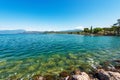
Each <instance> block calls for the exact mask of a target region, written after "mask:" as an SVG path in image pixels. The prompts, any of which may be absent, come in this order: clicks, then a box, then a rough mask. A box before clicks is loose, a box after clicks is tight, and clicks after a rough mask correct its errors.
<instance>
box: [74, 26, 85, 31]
mask: <svg viewBox="0 0 120 80" xmlns="http://www.w3.org/2000/svg"><path fill="white" fill-rule="evenodd" d="M75 29H80V30H83V29H84V27H83V26H78V27H75Z"/></svg>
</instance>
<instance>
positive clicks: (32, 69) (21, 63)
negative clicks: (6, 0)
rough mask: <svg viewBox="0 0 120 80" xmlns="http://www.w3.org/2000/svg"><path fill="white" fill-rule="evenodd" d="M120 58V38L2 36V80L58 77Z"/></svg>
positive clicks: (50, 35) (65, 35)
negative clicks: (37, 76)
mask: <svg viewBox="0 0 120 80" xmlns="http://www.w3.org/2000/svg"><path fill="white" fill-rule="evenodd" d="M119 58H120V37H115V36H82V35H67V34H13V35H0V79H8V78H10V77H12V78H14V79H17V78H26V79H27V78H30V77H31V76H33V75H35V74H41V75H45V74H58V73H59V72H61V71H63V70H71V69H72V68H74V67H81V68H83V70H89V66H88V65H91V64H99V63H100V62H103V61H105V60H112V59H119Z"/></svg>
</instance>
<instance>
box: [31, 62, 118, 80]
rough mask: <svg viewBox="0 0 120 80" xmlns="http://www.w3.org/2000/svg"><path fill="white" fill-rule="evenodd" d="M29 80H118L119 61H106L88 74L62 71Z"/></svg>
mask: <svg viewBox="0 0 120 80" xmlns="http://www.w3.org/2000/svg"><path fill="white" fill-rule="evenodd" d="M31 80H120V60H113V61H106V62H104V63H103V64H102V66H101V65H99V66H96V67H93V70H92V71H91V72H89V73H86V72H82V71H81V70H80V69H79V68H77V69H75V70H74V71H71V72H67V71H62V72H61V73H59V75H58V76H55V75H45V76H41V75H34V76H33V77H32V79H31Z"/></svg>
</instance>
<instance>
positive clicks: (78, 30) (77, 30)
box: [60, 29, 82, 32]
mask: <svg viewBox="0 0 120 80" xmlns="http://www.w3.org/2000/svg"><path fill="white" fill-rule="evenodd" d="M81 31H82V30H80V29H73V30H65V31H60V32H81Z"/></svg>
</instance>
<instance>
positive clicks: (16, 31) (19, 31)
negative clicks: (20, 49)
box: [0, 29, 26, 34]
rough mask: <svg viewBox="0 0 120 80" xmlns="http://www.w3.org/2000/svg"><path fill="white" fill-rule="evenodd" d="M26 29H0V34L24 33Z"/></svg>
mask: <svg viewBox="0 0 120 80" xmlns="http://www.w3.org/2000/svg"><path fill="white" fill-rule="evenodd" d="M24 32H26V30H22V29H18V30H0V34H19V33H24Z"/></svg>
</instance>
